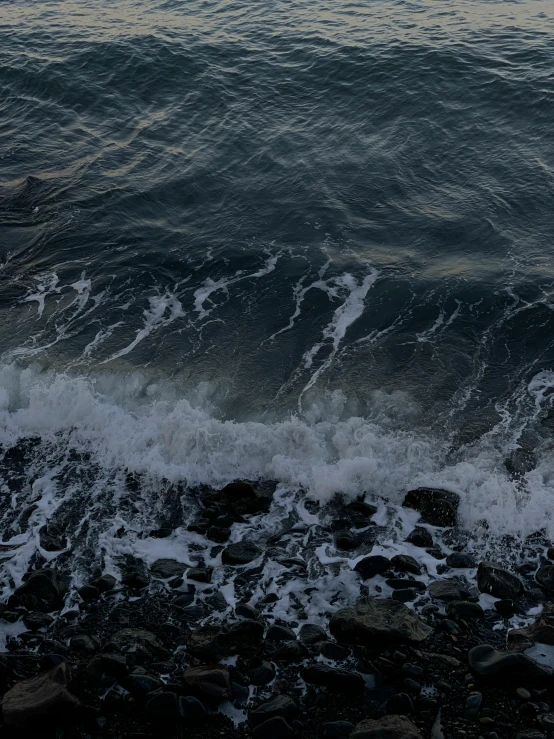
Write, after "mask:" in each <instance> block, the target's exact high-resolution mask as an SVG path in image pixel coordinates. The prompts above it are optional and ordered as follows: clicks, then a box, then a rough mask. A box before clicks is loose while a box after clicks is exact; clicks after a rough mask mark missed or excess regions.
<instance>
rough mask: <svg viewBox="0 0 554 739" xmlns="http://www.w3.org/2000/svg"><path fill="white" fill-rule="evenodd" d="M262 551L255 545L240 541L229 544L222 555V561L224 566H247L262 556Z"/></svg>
mask: <svg viewBox="0 0 554 739" xmlns="http://www.w3.org/2000/svg"><path fill="white" fill-rule="evenodd" d="M261 553H262V550H261V549H260V548H259V547H258V546H256V545H255V544H253V543H251V542H247V541H239V542H236V543H235V544H229V546H228V547H225V549H224V550H223V552H222V553H221V561H222V563H223V564H224V565H246V564H249V563H250V562H252V561H253V560H254V559H257V557H259V556H260V554H261Z"/></svg>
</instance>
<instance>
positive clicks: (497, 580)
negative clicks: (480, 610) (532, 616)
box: [477, 562, 523, 600]
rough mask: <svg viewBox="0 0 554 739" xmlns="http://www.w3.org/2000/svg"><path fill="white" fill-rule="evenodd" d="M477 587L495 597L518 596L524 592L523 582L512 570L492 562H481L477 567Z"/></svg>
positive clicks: (511, 597) (510, 597) (512, 597)
mask: <svg viewBox="0 0 554 739" xmlns="http://www.w3.org/2000/svg"><path fill="white" fill-rule="evenodd" d="M477 587H478V588H479V590H480V591H481V592H482V593H489V594H490V595H492V596H494V597H495V598H509V599H512V600H513V599H514V598H517V596H518V595H521V593H523V583H522V582H521V580H520V579H519V577H517V575H513V574H512V573H511V572H508V571H507V570H505V569H503V568H502V567H499V566H498V565H495V564H493V563H491V562H481V564H480V565H479V567H478V569H477Z"/></svg>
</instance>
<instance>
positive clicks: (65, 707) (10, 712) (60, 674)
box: [2, 662, 81, 729]
mask: <svg viewBox="0 0 554 739" xmlns="http://www.w3.org/2000/svg"><path fill="white" fill-rule="evenodd" d="M70 680H71V671H70V668H69V666H68V665H67V664H66V663H65V662H62V663H61V664H59V665H56V666H55V667H53V668H52V669H51V670H49V671H48V672H46V673H45V674H43V675H38V676H37V677H31V678H29V679H28V680H23V681H21V682H19V683H16V684H15V685H14V686H13V688H11V690H8V692H7V693H6V694H5V695H4V697H3V699H2V714H3V717H4V721H5V722H6V724H8V725H9V726H15V727H17V728H20V729H27V728H32V727H37V728H38V727H43V726H44V724H45V723H46V724H53V723H56V724H57V725H60V724H63V723H66V722H69V721H71V720H73V719H74V718H75V717H76V714H77V712H78V709H79V708H80V706H81V703H80V701H79V700H78V699H77V698H76V697H75V696H74V695H73V694H72V693H70V692H69V690H68V688H67V685H68V683H69V682H70Z"/></svg>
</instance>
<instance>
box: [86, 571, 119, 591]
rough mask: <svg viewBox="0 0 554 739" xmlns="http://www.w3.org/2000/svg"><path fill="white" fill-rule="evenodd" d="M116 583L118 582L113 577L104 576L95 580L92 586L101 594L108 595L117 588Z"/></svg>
mask: <svg viewBox="0 0 554 739" xmlns="http://www.w3.org/2000/svg"><path fill="white" fill-rule="evenodd" d="M116 583H117V580H116V579H115V577H114V576H113V575H102V577H99V578H98V579H97V580H94V582H92V583H91V585H92V586H93V587H94V588H96V589H97V590H99V591H100V592H101V593H107V592H108V591H109V590H113V589H114V588H115V586H116Z"/></svg>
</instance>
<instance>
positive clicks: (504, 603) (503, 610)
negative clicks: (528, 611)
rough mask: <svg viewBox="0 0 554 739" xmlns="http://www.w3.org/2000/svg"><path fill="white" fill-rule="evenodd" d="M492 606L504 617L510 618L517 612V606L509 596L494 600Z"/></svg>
mask: <svg viewBox="0 0 554 739" xmlns="http://www.w3.org/2000/svg"><path fill="white" fill-rule="evenodd" d="M494 608H495V610H496V611H497V613H499V614H500V615H501V616H504V617H505V618H511V617H512V616H513V615H514V613H517V612H518V610H519V609H518V608H517V606H516V604H515V603H514V601H513V600H511V599H510V598H503V599H502V600H497V601H495V602H494Z"/></svg>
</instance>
